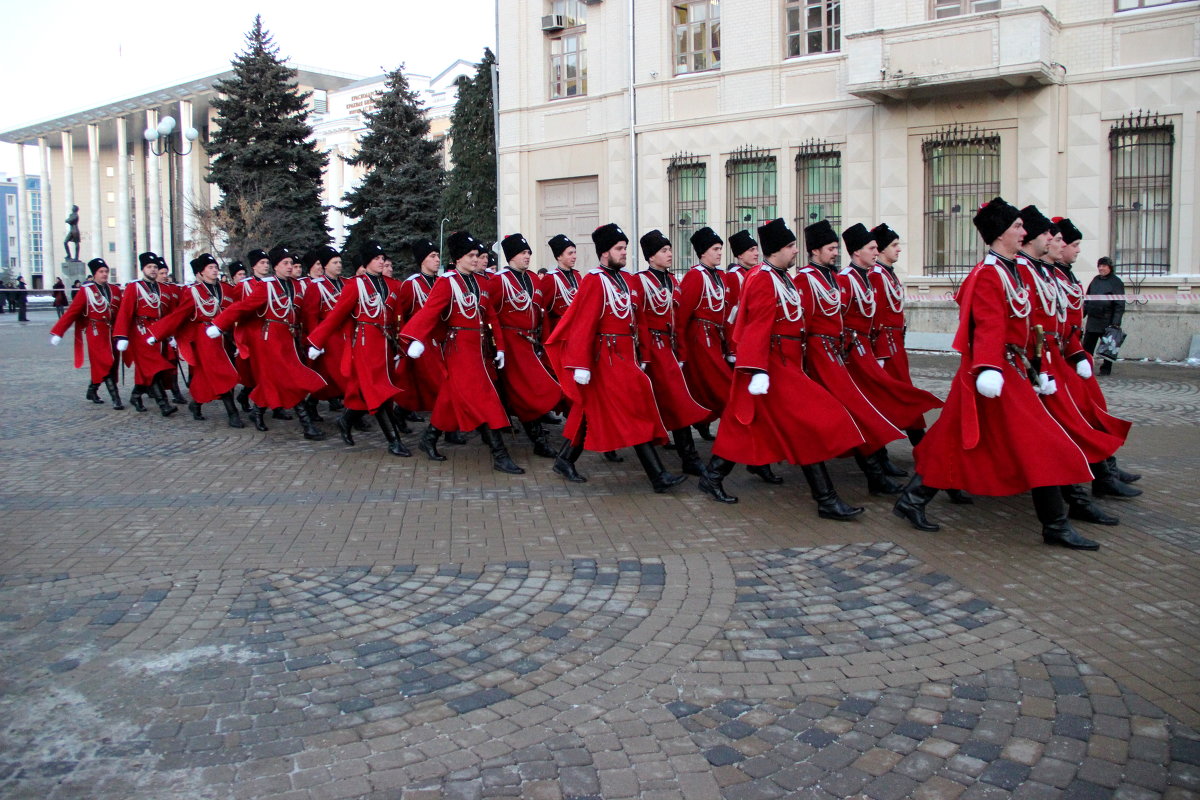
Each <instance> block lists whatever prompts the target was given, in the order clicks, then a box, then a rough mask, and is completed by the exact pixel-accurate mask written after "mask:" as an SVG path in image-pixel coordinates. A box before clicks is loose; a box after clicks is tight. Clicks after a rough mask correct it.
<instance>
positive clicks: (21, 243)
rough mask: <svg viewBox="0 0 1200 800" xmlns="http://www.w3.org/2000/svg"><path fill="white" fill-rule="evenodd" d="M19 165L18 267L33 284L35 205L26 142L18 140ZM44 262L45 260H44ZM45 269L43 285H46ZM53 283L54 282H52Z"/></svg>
mask: <svg viewBox="0 0 1200 800" xmlns="http://www.w3.org/2000/svg"><path fill="white" fill-rule="evenodd" d="M17 167H18V168H19V170H20V171H19V173H18V175H19V176H20V178H19V180H20V181H21V183H20V185H19V186H17V269H19V270H20V272H21V274H22V275H24V276H25V281H26V282H27V283H28V284H29V286H30V287H32V286H33V246H32V242H31V241H30V239H29V227H30V223H31V222H32V221H33V217H32V214H33V207H32V206H31V205H30V203H29V190H28V189H26V188H25V187H26V185H27V183H26V182H27V180H28V178H27V177H26V176H25V143H24V142H17ZM43 263H44V260H43ZM44 272H45V270H44V269H43V276H42V285H43V286H45V285H46V278H45V274H44ZM51 285H53V284H51Z"/></svg>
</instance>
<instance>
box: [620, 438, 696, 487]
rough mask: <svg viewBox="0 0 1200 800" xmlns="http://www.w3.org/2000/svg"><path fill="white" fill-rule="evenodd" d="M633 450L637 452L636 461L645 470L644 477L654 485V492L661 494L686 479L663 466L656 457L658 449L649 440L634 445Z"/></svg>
mask: <svg viewBox="0 0 1200 800" xmlns="http://www.w3.org/2000/svg"><path fill="white" fill-rule="evenodd" d="M633 452H634V453H636V454H637V457H638V461H640V462H642V469H644V470H645V471H646V477H648V478H649V479H650V485H651V486H653V487H654V491H655V493H657V494H662V493H663V492H665V491H666V490H667V489H670V488H671V487H672V486H678V485H679V484H681V483H683V482H684V481H685V480H687V478H686V477H684V476H683V475H673V474H671V473H670V472H667V471H666V470H665V469H664V468H663V465H662V460H661V459H660V458H659V457H658V450H657V448H655V446H654V445H653V444H651V443H650V442H642V443H641V444H639V445H636V446H635V447H634V448H633Z"/></svg>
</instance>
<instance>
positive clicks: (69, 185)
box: [61, 131, 82, 258]
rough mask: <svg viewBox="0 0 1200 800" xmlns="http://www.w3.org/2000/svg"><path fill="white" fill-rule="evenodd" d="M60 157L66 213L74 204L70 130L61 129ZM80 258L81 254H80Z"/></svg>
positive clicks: (73, 156)
mask: <svg viewBox="0 0 1200 800" xmlns="http://www.w3.org/2000/svg"><path fill="white" fill-rule="evenodd" d="M61 136H62V158H63V211H64V212H65V213H67V214H70V213H71V206H73V205H75V137H74V136H72V135H71V132H70V131H63V132H62V134H61ZM80 257H81V258H82V256H80Z"/></svg>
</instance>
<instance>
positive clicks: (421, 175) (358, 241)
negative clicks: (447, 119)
mask: <svg viewBox="0 0 1200 800" xmlns="http://www.w3.org/2000/svg"><path fill="white" fill-rule="evenodd" d="M403 69H404V67H403V65H401V66H400V67H398V68H397V69H396V70H395V71H393V72H389V73H388V75H387V83H386V88H385V90H384V92H383V94H382V95H381V96H380V97H379V98H378V99H377V105H376V107H375V110H374V111H371V112H369V113H368V114H367V133H366V135H364V136H363V138H362V140H361V141H360V142H359V148H358V152H357V153H356V154H355V156H354V157H353V158H349V159H347V160H346V163H347V164H350V165H351V166H357V167H365V168H366V173H365V175H364V176H363V180H362V182H361V183H360V184H359V185H358V186H357V187H356V188H354V189H352V190H351V191H349V192H347V193H346V196H345V198H344V199H345V203H346V204H345V205H344V206H343V207H342V211H343V212H344V213H345V214H346V215H347V216H348V217H350V218H352V219H354V220H355V222H354V223H352V224H351V225H350V228H349V235H348V236H347V237H346V244H345V250H346V252H347V255H349V256H350V257H351V258H355V259H356V258H357V256H356V254H357V253H358V251H359V250H360V249H361V247H362V245H363V244H364V243H365V242H366V241H368V240H370V239H377V240H379V242H380V243H381V244H382V245H383V246H384V248H385V249H386V250H387V251H388V253H389V254H391V255H392V258H393V260H395V261H396V263H397V264H398V265H399V264H401V263H405V262H402V260H401V259H399V258H397V254H398V253H399V252H400V248H402V247H403V246H404V243H405V242H407V241H409V240H410V239H413V238H416V237H423V238H428V239H436V238H437V232H438V222H439V221H440V220H441V215H440V213H439V212H440V208H439V206H440V205H441V202H440V201H441V196H442V187H443V186H444V185H445V178H446V175H445V170H444V169H443V167H442V158H441V150H442V146H441V143H440V142H434V141H431V140H430V139H429V138H428V137H429V120H428V118H427V117H426V116H425V110H424V109H423V108H422V107H421V100H420V99H419V98H418V97H417V95H416V93H415V92H413V91H412V90H411V89H409V88H408V79H407V78H405V77H404V72H403ZM356 263H357V262H356Z"/></svg>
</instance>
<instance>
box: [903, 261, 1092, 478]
mask: <svg viewBox="0 0 1200 800" xmlns="http://www.w3.org/2000/svg"><path fill="white" fill-rule="evenodd" d="M1009 265H1012V266H1009ZM1016 275H1017V273H1016V266H1015V264H1012V262H1008V264H1006V263H1005V262H1004V260H1003V259H1001V258H1000V257H999V256H998V255H996V254H995V253H988V255H987V256H986V257H985V258H984V259H983V261H981V262H980V263H979V264H978V265H976V267H975V269H974V270H972V271H971V274H970V275H968V276H967V278H966V280H964V281H963V283H962V286H961V288H960V289H959V291H958V295H957V297H956V298H955V299H956V301H957V302H958V306H959V314H958V333H957V334H956V335H955V337H954V349H955V350H957V351H958V352H960V353H962V361H961V363H960V364H959V368H958V372H957V373H956V374H955V376H954V381H953V382H952V383H951V385H950V395H949V396H948V397H947V398H946V405H945V408H943V410H942V413H941V416H940V417H938V419H937V421H936V422H934V423H933V425H931V426H930V428H929V432H928V433H927V434H926V435H925V438H924V439H922V440H921V443H920V444H919V445H917V447H916V449H915V450H914V451H913V454H914V457H915V458H916V465H917V471H918V472H920V473H921V475H922V476H923V477H924V480H925V483H926V484H927V485H929V486H933V487H937V488H942V489H944V488H961V489H966V490H967V491H969V492H973V493H975V494H980V495H997V496H1004V495H1013V494H1020V493H1022V492H1026V491H1029V490H1030V489H1032V488H1034V487H1036V486H1063V485H1066V484H1072V483H1082V482H1084V481H1090V480H1091V478H1092V473H1091V470H1090V469H1089V468H1088V464H1087V459H1086V458H1085V457H1084V455H1083V451H1082V450H1080V449H1079V447H1078V446H1077V445H1076V444H1075V443H1074V442H1073V441H1071V438H1070V437H1069V436H1067V434H1066V432H1065V431H1064V430H1063V429H1062V427H1061V426H1060V425H1059V424H1058V423H1057V422H1055V421H1054V418H1053V417H1051V416H1050V414H1049V412H1048V411H1046V407H1045V406H1044V405H1042V402H1041V400H1040V399H1039V398H1038V395H1036V394H1035V393H1034V391H1033V386H1032V384H1031V383H1030V379H1029V376H1028V375H1027V374H1026V372H1025V367H1024V365H1023V364H1022V363H1021V361H1020V358H1019V357H1018V356H1017V355H1016V354H1017V353H1020V354H1024V352H1025V347H1026V345H1027V344H1028V342H1029V334H1030V330H1029V311H1030V303H1029V296H1028V292H1027V289H1026V288H1025V286H1024V285H1023V284H1022V283H1021V281H1020V279H1019V278H1018V277H1017V276H1016ZM985 368H993V369H998V370H1000V372H1001V374H1002V375H1003V377H1004V387H1003V389H1002V390H1001V392H1000V396H999V397H994V398H987V397H983V396H982V395H980V394H979V393H978V392H977V391H976V389H975V380H976V377H977V376H978V374H979V372H980V371H981V370H983V369H985Z"/></svg>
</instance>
